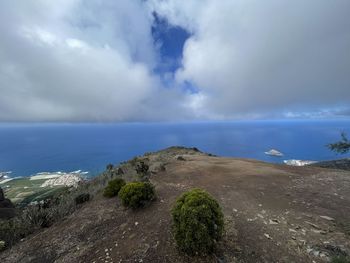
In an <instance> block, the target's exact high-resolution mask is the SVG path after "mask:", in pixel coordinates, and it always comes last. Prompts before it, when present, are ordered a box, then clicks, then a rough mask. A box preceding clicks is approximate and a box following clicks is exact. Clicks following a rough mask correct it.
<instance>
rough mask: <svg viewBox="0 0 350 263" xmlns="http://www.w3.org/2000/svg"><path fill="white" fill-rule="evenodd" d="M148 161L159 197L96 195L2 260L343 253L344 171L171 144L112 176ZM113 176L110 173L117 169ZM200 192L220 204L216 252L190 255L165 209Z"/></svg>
mask: <svg viewBox="0 0 350 263" xmlns="http://www.w3.org/2000/svg"><path fill="white" fill-rule="evenodd" d="M142 162H143V164H145V165H147V166H149V167H150V169H149V171H148V173H147V176H146V177H147V178H141V179H145V180H147V179H148V178H149V180H150V181H151V182H152V183H153V184H154V185H155V188H156V192H157V196H158V197H157V200H156V201H155V202H153V203H152V204H151V205H150V206H149V207H146V208H143V209H140V210H137V211H133V210H127V209H125V208H123V207H122V206H121V204H120V201H119V200H118V198H112V199H107V198H104V197H103V196H102V194H98V195H96V196H95V198H93V200H92V201H90V202H88V203H85V204H84V205H82V207H81V208H80V209H78V210H77V211H75V212H74V214H72V215H70V216H69V217H68V218H66V219H65V220H62V221H61V222H59V223H56V224H54V225H53V226H52V227H50V228H47V229H44V230H42V231H41V232H39V233H37V234H34V235H32V236H29V237H27V238H26V239H24V240H23V241H22V242H20V243H19V244H17V245H15V246H14V247H13V248H12V249H10V250H7V251H4V252H3V253H2V254H0V262H3V263H5V262H45V263H46V262H84V263H85V262H91V263H93V262H96V263H97V262H104V263H107V262H113V263H116V262H269V263H271V262H286V263H287V262H288V263H291V262H327V261H328V260H329V259H330V257H332V256H334V255H346V254H350V221H349V218H350V172H348V171H342V170H331V169H324V168H319V167H311V166H310V167H291V166H286V165H276V164H269V163H264V162H260V161H255V160H247V159H234V158H223V157H215V156H211V155H207V154H204V153H201V152H199V151H197V150H196V149H184V148H170V149H167V150H164V151H161V152H157V153H153V154H147V155H145V156H144V157H140V158H136V159H134V160H132V161H130V162H128V163H124V164H122V165H121V166H120V167H117V168H114V169H113V170H111V171H110V174H111V175H112V174H116V176H122V177H124V178H126V179H127V180H133V179H135V178H136V177H140V174H138V173H137V170H140V167H142ZM117 174H118V175H117ZM195 187H200V188H203V189H206V190H207V191H208V192H210V193H211V194H212V195H213V196H215V197H216V198H217V200H218V201H219V203H220V204H221V206H222V208H223V212H224V214H225V221H226V225H225V227H226V231H225V235H224V238H223V240H222V241H221V242H220V244H219V246H218V251H217V252H216V253H215V254H214V255H213V256H210V257H207V258H196V257H195V258H188V257H186V256H185V255H182V254H181V253H179V252H178V251H177V249H176V245H175V243H174V240H173V237H172V235H171V231H170V229H171V216H170V210H171V207H172V206H173V204H174V201H175V199H176V197H177V196H179V195H180V194H181V193H182V192H184V191H186V190H189V189H191V188H195Z"/></svg>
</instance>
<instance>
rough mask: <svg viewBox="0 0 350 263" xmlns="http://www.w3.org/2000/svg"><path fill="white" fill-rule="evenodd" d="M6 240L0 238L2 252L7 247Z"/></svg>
mask: <svg viewBox="0 0 350 263" xmlns="http://www.w3.org/2000/svg"><path fill="white" fill-rule="evenodd" d="M5 244H6V243H5V241H3V240H0V252H1V251H3V250H4V249H5Z"/></svg>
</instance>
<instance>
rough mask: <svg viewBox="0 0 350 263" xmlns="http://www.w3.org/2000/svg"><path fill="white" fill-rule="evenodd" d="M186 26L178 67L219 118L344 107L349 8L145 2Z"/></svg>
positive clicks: (349, 81) (348, 85)
mask: <svg viewBox="0 0 350 263" xmlns="http://www.w3.org/2000/svg"><path fill="white" fill-rule="evenodd" d="M151 6H152V7H153V8H154V9H155V10H156V12H159V13H160V14H161V15H163V16H165V17H167V18H168V19H169V21H170V22H172V23H174V24H176V25H181V26H184V27H187V28H188V30H190V31H191V32H192V33H193V35H192V37H191V38H190V39H188V40H187V42H186V44H185V48H184V54H183V61H182V63H183V68H182V69H180V70H178V72H177V80H178V81H179V82H181V81H190V82H191V83H193V84H194V85H195V86H197V87H198V88H199V89H200V92H201V93H202V94H204V95H205V96H206V97H207V100H206V105H205V106H204V107H205V108H206V109H210V112H212V113H217V114H219V115H221V116H222V117H227V118H230V117H234V116H253V115H256V114H258V115H264V114H265V115H266V114H267V115H269V114H271V113H272V114H276V112H279V113H280V115H281V116H282V115H283V112H284V111H285V110H286V109H289V111H295V110H297V111H301V110H306V111H307V110H310V109H312V110H317V109H318V108H323V107H337V106H339V105H349V103H350V71H349V69H350V20H349V18H348V11H347V10H350V2H349V1H345V0H335V1H327V0H321V1H319V0H317V1H316V0H313V1H301V0H297V1H274V0H271V1H259V0H248V1H247V0H222V1H215V0H205V1H186V2H184V1H180V0H165V1H159V0H153V1H152V4H151Z"/></svg>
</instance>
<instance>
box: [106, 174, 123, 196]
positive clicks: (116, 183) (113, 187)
mask: <svg viewBox="0 0 350 263" xmlns="http://www.w3.org/2000/svg"><path fill="white" fill-rule="evenodd" d="M124 185H125V181H124V180H123V179H121V178H116V179H113V180H111V181H109V182H108V185H107V187H106V188H105V190H104V192H103V195H104V196H105V197H113V196H117V195H118V193H119V191H120V189H121V188H122V187H123V186H124Z"/></svg>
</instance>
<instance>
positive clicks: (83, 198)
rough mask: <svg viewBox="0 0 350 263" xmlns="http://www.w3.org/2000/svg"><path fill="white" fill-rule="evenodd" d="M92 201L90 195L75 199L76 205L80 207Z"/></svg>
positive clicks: (85, 194)
mask: <svg viewBox="0 0 350 263" xmlns="http://www.w3.org/2000/svg"><path fill="white" fill-rule="evenodd" d="M89 200H90V194H88V193H83V194H80V195H78V196H77V197H76V198H75V204H77V205H80V204H83V203H85V202H87V201H89Z"/></svg>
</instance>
